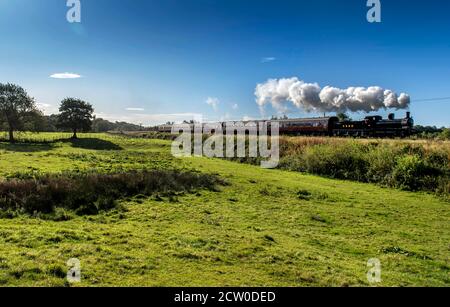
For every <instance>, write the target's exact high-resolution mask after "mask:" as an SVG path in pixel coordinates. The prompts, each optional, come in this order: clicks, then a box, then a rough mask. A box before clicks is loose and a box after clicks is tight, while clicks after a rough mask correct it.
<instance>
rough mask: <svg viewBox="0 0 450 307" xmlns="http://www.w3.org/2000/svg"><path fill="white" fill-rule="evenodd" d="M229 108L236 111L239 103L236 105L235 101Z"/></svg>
mask: <svg viewBox="0 0 450 307" xmlns="http://www.w3.org/2000/svg"><path fill="white" fill-rule="evenodd" d="M231 108H232V109H233V110H234V111H237V110H239V105H238V104H237V103H235V104H233V105H232V106H231Z"/></svg>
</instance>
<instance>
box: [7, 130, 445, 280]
mask: <svg viewBox="0 0 450 307" xmlns="http://www.w3.org/2000/svg"><path fill="white" fill-rule="evenodd" d="M60 137H61V135H56V134H41V135H39V136H33V135H27V138H29V139H36V138H40V139H41V140H44V139H45V140H47V141H49V142H48V143H42V144H15V145H10V144H6V143H0V177H3V178H13V177H17V176H22V175H23V174H24V173H27V174H30V173H31V174H36V175H37V174H42V173H56V172H61V171H71V172H81V173H82V172H84V171H88V170H89V171H92V170H93V169H95V170H96V171H98V172H117V171H123V170H131V169H142V168H147V169H153V168H155V169H173V168H176V169H179V170H193V169H194V170H199V171H202V172H205V173H217V174H218V175H220V176H221V177H222V178H224V179H225V180H227V181H228V183H229V185H228V186H223V187H221V188H220V191H210V190H201V191H198V192H197V193H195V194H185V195H180V196H179V197H175V198H170V199H169V198H164V197H163V198H162V199H161V198H160V197H159V198H156V197H149V198H142V197H135V198H133V197H131V198H128V199H124V200H121V201H120V203H121V205H122V206H123V207H124V208H125V210H113V211H109V212H104V213H100V214H98V215H93V216H73V218H72V219H70V220H68V221H61V222H55V221H48V220H43V219H38V218H32V217H28V216H25V215H24V216H19V217H16V218H13V219H0V283H1V284H3V285H33V286H44V285H46V286H48V285H50V286H62V285H65V284H66V281H65V272H66V271H67V267H66V262H67V260H68V259H69V258H74V257H75V258H78V259H80V261H81V266H82V283H81V285H82V286H89V285H114V286H118V285H122V286H132V285H148V286H223V285H229V286H241V285H248V286H265V285H268V286H326V285H335V286H345V285H350V286H353V285H368V283H367V279H366V272H367V270H368V268H367V267H366V263H367V260H368V259H369V258H379V259H380V260H381V262H382V279H383V282H382V283H381V285H383V286H410V285H425V286H431V285H435V286H444V285H447V286H448V285H449V284H450V278H449V273H450V263H449V255H450V245H449V244H450V223H449V221H450V211H449V203H448V202H445V201H444V200H442V199H440V198H438V197H436V196H434V195H431V194H426V193H423V192H415V193H412V192H405V191H400V190H394V189H387V188H380V187H378V186H375V185H371V184H363V183H354V182H350V181H340V180H332V179H325V178H320V177H315V176H311V175H304V174H301V173H297V172H288V171H282V170H263V169H260V168H258V167H255V166H252V165H245V164H237V163H234V162H229V161H224V160H218V159H204V158H191V159H183V160H179V159H175V158H173V157H172V156H171V155H170V142H167V141H163V140H145V139H127V138H122V137H116V136H105V135H83V139H81V140H80V141H78V142H75V143H71V142H52V141H53V140H57V139H59V138H60Z"/></svg>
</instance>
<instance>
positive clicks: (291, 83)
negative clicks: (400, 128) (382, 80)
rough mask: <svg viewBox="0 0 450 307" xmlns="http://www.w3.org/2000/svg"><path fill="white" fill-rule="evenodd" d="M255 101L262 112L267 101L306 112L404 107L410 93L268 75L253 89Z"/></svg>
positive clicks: (279, 109)
mask: <svg viewBox="0 0 450 307" xmlns="http://www.w3.org/2000/svg"><path fill="white" fill-rule="evenodd" d="M255 96H256V102H257V104H258V105H259V107H260V109H261V111H262V113H263V111H264V107H265V105H267V104H271V105H272V107H273V108H274V109H276V110H277V111H278V112H283V113H284V112H286V111H287V109H288V106H290V105H293V106H295V107H297V108H298V109H303V110H305V111H307V112H313V111H318V112H348V111H350V112H358V111H363V112H367V113H368V112H372V111H379V110H386V109H390V108H394V109H406V108H408V107H409V104H410V102H411V99H410V97H409V95H407V94H404V93H401V94H400V95H397V94H396V93H394V92H393V91H391V90H386V89H383V88H381V87H379V86H371V87H367V88H365V87H349V88H346V89H340V88H336V87H331V86H325V87H323V88H322V87H320V85H319V84H317V83H306V82H304V81H302V80H300V79H299V78H297V77H293V78H282V79H269V80H267V81H266V82H265V83H260V84H258V85H257V86H256V90H255Z"/></svg>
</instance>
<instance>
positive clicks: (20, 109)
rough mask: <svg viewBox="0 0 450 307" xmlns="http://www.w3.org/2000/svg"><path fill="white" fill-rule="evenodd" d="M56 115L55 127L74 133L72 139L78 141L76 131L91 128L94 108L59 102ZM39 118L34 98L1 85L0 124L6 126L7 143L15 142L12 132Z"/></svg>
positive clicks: (71, 100) (73, 101) (72, 101)
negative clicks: (7, 133) (2, 123)
mask: <svg viewBox="0 0 450 307" xmlns="http://www.w3.org/2000/svg"><path fill="white" fill-rule="evenodd" d="M59 112H60V113H59V114H58V115H57V118H56V125H57V127H59V128H60V129H67V130H70V131H71V132H73V136H72V138H77V133H78V132H79V131H88V130H90V129H91V127H92V121H93V119H94V115H93V114H94V108H93V107H92V105H91V104H89V103H87V102H85V101H83V100H80V99H76V98H66V99H64V100H63V101H62V102H61V105H60V108H59ZM42 117H43V114H42V112H41V111H40V110H39V109H38V108H37V106H36V102H35V100H34V98H32V97H30V96H29V95H28V93H27V92H26V91H25V90H24V89H23V88H22V87H20V86H18V85H15V84H12V83H6V84H3V83H0V121H1V122H4V123H5V125H6V127H7V130H8V132H9V141H10V142H14V132H15V131H20V130H24V127H25V123H29V122H33V121H39V120H40V119H41V118H42Z"/></svg>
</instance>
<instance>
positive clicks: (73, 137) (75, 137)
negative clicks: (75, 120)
mask: <svg viewBox="0 0 450 307" xmlns="http://www.w3.org/2000/svg"><path fill="white" fill-rule="evenodd" d="M72 139H74V140H76V139H78V136H77V129H73V136H72Z"/></svg>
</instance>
